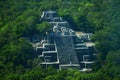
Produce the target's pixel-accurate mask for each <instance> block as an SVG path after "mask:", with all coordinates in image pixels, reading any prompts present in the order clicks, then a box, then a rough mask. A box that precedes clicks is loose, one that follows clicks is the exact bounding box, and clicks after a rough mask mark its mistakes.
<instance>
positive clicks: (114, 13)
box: [0, 0, 120, 80]
mask: <svg viewBox="0 0 120 80" xmlns="http://www.w3.org/2000/svg"><path fill="white" fill-rule="evenodd" d="M119 3H120V1H119V0H52V1H50V0H29V1H28V0H1V1H0V80H53V79H54V80H119V79H120V75H119V74H120V72H119V71H120V70H119V69H120V68H119V67H120V65H119V62H120V60H119V56H120V54H119V53H120V45H119V44H120V27H119V25H120V23H119V21H120V15H119V14H120V10H119V9H120V5H119ZM43 10H56V11H57V12H58V14H59V16H61V17H63V18H64V19H65V20H67V21H68V22H69V23H70V25H71V26H72V28H73V29H74V30H76V31H79V30H80V31H84V32H90V33H95V35H94V36H93V38H92V39H93V41H95V43H96V48H97V50H98V52H99V54H98V60H97V61H96V63H95V65H94V68H96V70H95V71H96V72H95V73H90V74H87V73H80V72H78V71H76V70H71V69H68V70H61V71H57V70H55V69H51V68H50V69H48V70H45V69H42V68H41V67H37V68H34V67H33V66H34V65H33V63H34V61H35V60H36V55H35V54H34V51H33V48H32V46H31V45H30V44H29V43H28V42H27V41H26V40H24V39H22V37H31V36H33V35H35V34H41V35H44V34H45V33H46V31H47V30H49V29H50V28H51V26H50V25H49V24H48V23H47V22H42V21H39V18H40V15H41V12H42V11H43ZM98 64H99V65H98Z"/></svg>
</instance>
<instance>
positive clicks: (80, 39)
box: [33, 11, 96, 71]
mask: <svg viewBox="0 0 120 80" xmlns="http://www.w3.org/2000/svg"><path fill="white" fill-rule="evenodd" d="M40 20H43V21H48V22H49V24H51V25H52V31H51V32H50V33H49V34H47V36H46V37H45V38H44V39H42V40H40V41H39V40H38V41H37V42H35V43H34V44H33V47H34V49H35V50H36V53H37V54H38V57H39V58H40V59H41V62H40V63H39V65H41V66H43V67H45V68H48V67H49V66H53V67H55V68H58V69H65V68H76V69H79V70H80V71H92V68H91V65H92V64H93V63H94V60H95V58H96V50H95V48H94V46H95V44H94V43H93V42H91V39H90V37H91V36H92V33H83V32H76V31H74V30H73V29H72V28H71V26H70V24H69V23H68V22H67V21H66V20H63V19H62V17H59V16H58V14H57V12H56V11H43V12H42V15H41V18H40Z"/></svg>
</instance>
